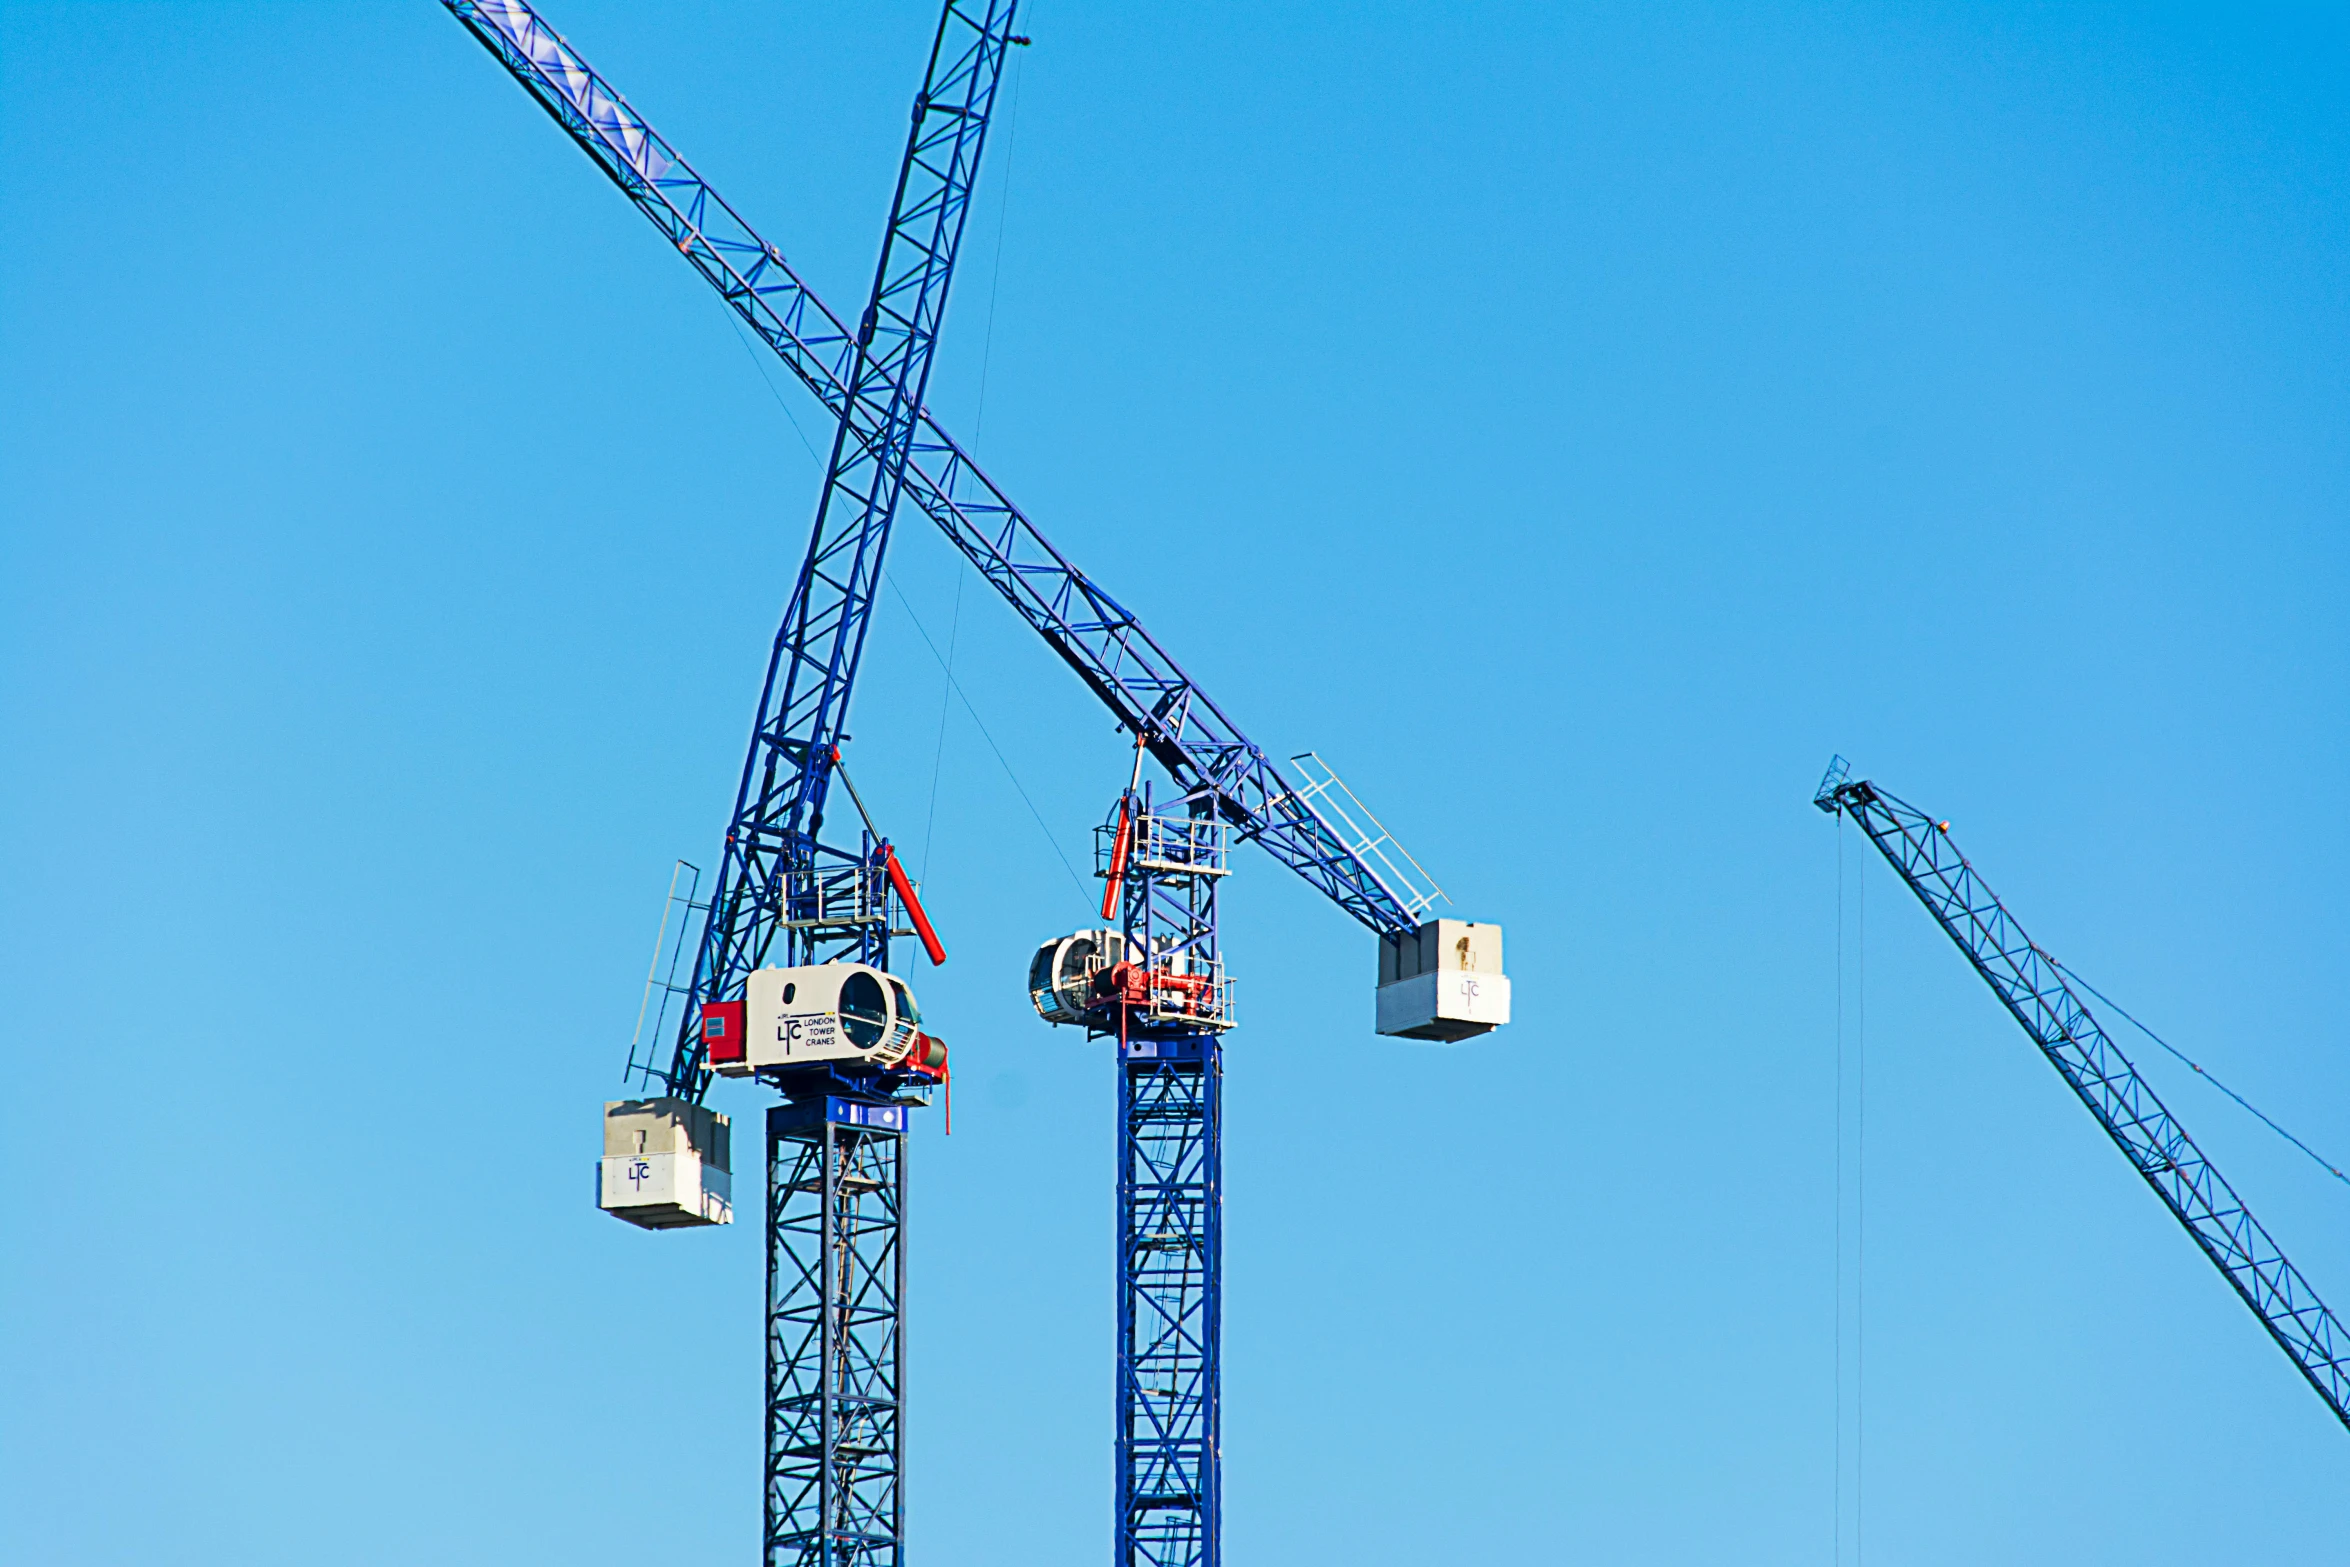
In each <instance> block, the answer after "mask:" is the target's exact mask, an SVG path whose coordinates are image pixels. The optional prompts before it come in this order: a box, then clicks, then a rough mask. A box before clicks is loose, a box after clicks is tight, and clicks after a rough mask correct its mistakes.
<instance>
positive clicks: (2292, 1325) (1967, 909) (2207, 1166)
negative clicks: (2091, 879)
mask: <svg viewBox="0 0 2350 1567" xmlns="http://www.w3.org/2000/svg"><path fill="white" fill-rule="evenodd" d="M1812 803H1813V804H1814V805H1816V806H1818V807H1819V808H1820V809H1821V810H1823V811H1825V812H1827V813H1828V814H1829V815H1831V816H1838V815H1841V816H1845V817H1849V818H1850V819H1851V820H1852V821H1853V822H1854V823H1855V824H1856V825H1857V826H1858V827H1859V828H1860V830H1861V831H1862V832H1864V833H1866V834H1868V837H1869V841H1870V842H1871V843H1874V844H1875V845H1876V846H1877V849H1878V851H1879V852H1880V853H1882V854H1883V855H1884V856H1885V860H1886V863H1887V864H1889V865H1891V866H1892V867H1893V870H1894V873H1895V874H1896V875H1898V876H1899V877H1900V878H1901V880H1902V883H1903V885H1905V886H1907V887H1908V888H1909V890H1910V891H1911V892H1912V893H1914V894H1916V895H1917V899H1918V901H1919V902H1920V903H1922V904H1924V905H1925V907H1926V912H1927V913H1929V914H1931V915H1933V916H1934V922H1935V923H1936V924H1937V925H1940V926H1941V927H1942V930H1943V933H1944V934H1946V935H1947V936H1949V937H1950V939H1951V941H1952V942H1953V943H1955V944H1956V945H1957V947H1958V950H1959V951H1960V952H1961V953H1963V954H1965V956H1966V960H1967V962H1968V963H1970V964H1971V965H1973V967H1974V970H1975V973H1976V974H1977V975H1979V976H1980V977H1981V978H1982V980H1983V983H1985V984H1986V985H1989V986H1990V987H1991V993H1992V994H1993V995H1995V996H1997V997H1998V998H1999V1003H2000V1005H2001V1006H2004V1007H2005V1008H2007V1011H2008V1014H2009V1015H2010V1016H2011V1017H2013V1018H2014V1019H2015V1020H2016V1022H2018V1023H2019V1024H2021V1025H2022V1026H2023V1030H2024V1032H2025V1034H2027V1035H2029V1036H2030V1038H2031V1040H2032V1043H2033V1044H2035V1045H2037V1046H2039V1048H2040V1053H2041V1054H2042V1055H2044V1056H2046V1057H2047V1058H2048V1062H2049V1064H2050V1065H2051V1066H2053V1067H2055V1068H2056V1071H2057V1075H2058V1076H2060V1077H2062V1078H2063V1079H2064V1081H2065V1085H2066V1086H2067V1087H2069V1088H2071V1089H2072V1091H2073V1093H2074V1094H2075V1095H2076V1096H2077V1097H2078V1098H2079V1099H2080V1101H2081V1103H2082V1105H2084V1106H2085V1107H2086V1108H2087V1109H2088V1111H2089V1113H2090V1115H2092V1116H2093V1117H2095V1118H2096V1121H2097V1124H2098V1125H2099V1126H2100V1127H2102V1128H2103V1129H2104V1131H2105V1135H2106V1136H2107V1137H2108V1138H2110V1139H2111V1140H2112V1142H2113V1145H2114V1147H2116V1148H2118V1149H2120V1150H2121V1153H2122V1157H2124V1158H2125V1159H2127V1160H2129V1161H2130V1168H2132V1169H2134V1170H2136V1171H2137V1172H2138V1175H2139V1177H2140V1178H2141V1179H2143V1180H2144V1181H2145V1182H2146V1184H2147V1186H2149V1187H2150V1188H2152V1189H2153V1192H2154V1195H2155V1196H2156V1197H2158V1198H2160V1199H2161V1201H2162V1205H2163V1206H2164V1207H2165V1208H2168V1209H2169V1210H2170V1214H2171V1217H2172V1218H2174V1219H2176V1220H2178V1222H2179V1226H2180V1228H2182V1229H2184V1230H2185V1231H2186V1232H2187V1235H2188V1237H2189V1238H2190V1239H2192V1240H2193V1241H2194V1242H2195V1245H2196V1247H2197V1248H2198V1249H2199V1250H2201V1251H2202V1253H2203V1255H2204V1256H2205V1257H2207V1258H2209V1259H2210V1261H2211V1265H2212V1266H2213V1267H2215V1268H2217V1269H2218V1270H2219V1272H2220V1276H2221V1277H2222V1278H2224V1279H2226V1280H2227V1281H2228V1286H2229V1287H2230V1288H2231V1289H2233V1290H2234V1291H2235V1292H2236V1294H2237V1296H2238V1297H2239V1298H2240V1299H2242V1301H2243V1302H2244V1304H2245V1305H2246V1306H2248V1307H2250V1308H2251V1310H2252V1314H2253V1316H2255V1317H2256V1318H2258V1319H2259V1321H2260V1325H2261V1326H2262V1327H2263V1328H2265V1329H2266V1330H2267V1331H2268V1336H2269V1337H2270V1338H2271V1339H2273V1340H2275V1341H2276V1345H2277V1347H2278V1348H2279V1349H2281V1350H2283V1351H2284V1352H2285V1355H2286V1357H2287V1358H2288V1359H2290V1360H2291V1361H2292V1362H2293V1365H2294V1368H2295V1369H2296V1370H2298V1371H2299V1372H2300V1373H2301V1375H2302V1376H2303V1377H2304V1378H2305V1379H2307V1381H2308V1383H2309V1385H2310V1387H2312V1388H2313V1389H2315V1390H2316V1392H2317V1396H2318V1397H2319V1398H2321V1399H2323V1400H2324V1401H2325V1405H2326V1408H2327V1409H2329V1410H2331V1411H2332V1412H2333V1415H2334V1418H2335V1419H2337V1420H2339V1421H2341V1422H2342V1424H2343V1425H2344V1426H2345V1427H2350V1329H2346V1328H2345V1327H2344V1326H2343V1324H2342V1321H2341V1319H2340V1318H2338V1317H2336V1316H2335V1315H2334V1314H2333V1312H2331V1311H2330V1310H2328V1309H2327V1308H2326V1304H2325V1302H2324V1301H2322V1300H2320V1299H2318V1296H2317V1291H2316V1290H2315V1289H2313V1288H2312V1287H2311V1286H2310V1283H2309V1281H2308V1280H2307V1279H2305V1278H2303V1277H2302V1276H2301V1272H2300V1270H2299V1269H2297V1268H2295V1267H2294V1266H2293V1264H2292V1262H2291V1261H2290V1260H2289V1259H2288V1258H2287V1257H2286V1256H2285V1254H2284V1251H2283V1250H2282V1249H2281V1248H2280V1247H2279V1246H2278V1245H2277V1243H2276V1242H2275V1240H2273V1239H2271V1238H2270V1236H2269V1233H2268V1231H2267V1230H2266V1229H2264V1228H2263V1227H2262V1226H2261V1223H2260V1221H2259V1220H2258V1219H2255V1218H2254V1217H2253V1216H2252V1210H2251V1209H2250V1208H2248V1207H2246V1206H2245V1204H2244V1200H2243V1199H2242V1198H2241V1197H2239V1196H2237V1195H2236V1190H2235V1188H2234V1187H2232V1186H2230V1185H2229V1184H2228V1183H2227V1180H2226V1178H2225V1177H2223V1176H2222V1175H2221V1174H2220V1173H2219V1170H2218V1168H2217V1167H2216V1166H2214V1165H2213V1164H2212V1162H2211V1161H2210V1160H2209V1159H2207V1158H2205V1157H2204V1155H2203V1150H2202V1149H2200V1148H2198V1147H2197V1146H2196V1145H2195V1140H2194V1139H2193V1138H2191V1137H2189V1136H2188V1135H2187V1129H2186V1128H2185V1127H2183V1126H2181V1125H2180V1124H2179V1122H2178V1119H2177V1118H2176V1117H2175V1116H2173V1115H2172V1114H2171V1113H2170V1110H2169V1108H2168V1107H2167V1106H2165V1105H2164V1104H2163V1102H2162V1100H2161V1099H2160V1098H2158V1097H2156V1095H2155V1092H2154V1089H2153V1087H2152V1085H2150V1084H2149V1083H2147V1081H2146V1080H2145V1079H2144V1078H2143V1077H2141V1076H2139V1075H2138V1069H2137V1068H2136V1067H2135V1066H2133V1065H2131V1063H2130V1058H2129V1057H2128V1056H2126V1055H2124V1054H2123V1053H2122V1049H2121V1046H2120V1045H2118V1044H2116V1043H2115V1042H2114V1039H2113V1037H2112V1036H2111V1035H2110V1034H2108V1033H2106V1031H2105V1028H2104V1025H2102V1024H2101V1023H2099V1022H2098V1021H2097V1018H2096V1015H2095V1014H2094V1013H2092V1012H2091V1011H2090V1010H2089V1006H2088V1003H2086V1002H2085V1001H2083V1000H2082V999H2081V997H2080V996H2079V995H2078V994H2077V993H2076V992H2075V991H2074V989H2073V987H2072V985H2071V983H2070V982H2069V981H2068V980H2067V979H2066V977H2065V974H2064V971H2063V969H2062V967H2061V966H2060V965H2059V964H2058V963H2057V961H2056V960H2055V959H2054V958H2052V957H2050V956H2049V955H2048V954H2047V953H2046V952H2045V951H2043V950H2041V948H2040V946H2039V945H2038V944H2037V943H2036V942H2034V941H2033V940H2032V938H2031V937H2029V936H2027V935H2025V934H2024V928H2023V926H2022V925H2021V924H2020V923H2018V922H2017V920H2016V917H2015V916H2014V915H2013V914H2011V913H2010V912H2008V908H2007V905H2006V904H2004V903H2002V902H2000V901H1999V895H1998V894H1997V893H1995V892H1993V891H1992V890H1991V887H1990V884H1989V883H1987V882H1985V881H1984V880H1983V878H1982V876H1981V875H1980V874H1979V873H1978V872H1977V871H1976V870H1975V868H1974V866H1973V865H1972V864H1971V863H1969V861H1968V860H1967V857H1966V856H1965V855H1963V854H1961V853H1959V852H1958V846H1957V845H1956V844H1954V843H1952V842H1951V841H1950V824H1949V823H1948V822H1939V821H1936V820H1935V819H1934V818H1933V817H1931V816H1929V815H1927V814H1926V813H1925V812H1923V811H1921V810H1919V809H1918V808H1917V807H1916V806H1914V805H1911V804H1910V803H1909V802H1908V801H1906V800H1903V799H1900V798H1898V797H1897V796H1895V795H1893V794H1891V793H1889V792H1887V791H1886V790H1884V789H1881V788H1879V787H1878V786H1877V785H1876V784H1874V783H1871V782H1870V781H1868V780H1867V779H1865V778H1857V779H1856V778H1854V777H1853V776H1852V767H1851V764H1849V763H1848V762H1846V761H1845V760H1844V758H1842V757H1841V756H1839V757H1837V758H1835V759H1834V760H1833V761H1832V762H1830V763H1829V765H1828V771H1827V775H1826V776H1825V777H1824V778H1822V779H1821V780H1820V786H1819V788H1818V789H1817V790H1816V791H1814V793H1813V796H1812Z"/></svg>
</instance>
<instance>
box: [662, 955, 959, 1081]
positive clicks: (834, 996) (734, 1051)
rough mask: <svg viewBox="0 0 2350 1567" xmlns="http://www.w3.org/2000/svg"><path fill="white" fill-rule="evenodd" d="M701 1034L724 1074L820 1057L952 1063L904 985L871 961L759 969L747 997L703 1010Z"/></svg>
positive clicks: (921, 1066) (908, 1065)
mask: <svg viewBox="0 0 2350 1567" xmlns="http://www.w3.org/2000/svg"><path fill="white" fill-rule="evenodd" d="M703 1038H704V1040H705V1042H706V1043H707V1045H708V1048H709V1060H710V1066H711V1068H712V1070H714V1071H716V1072H718V1073H720V1074H721V1075H723V1076H726V1077H752V1076H756V1075H757V1074H758V1073H759V1072H760V1071H762V1070H771V1069H773V1068H777V1067H789V1066H803V1065H808V1064H812V1063H815V1062H821V1061H843V1062H853V1063H857V1064H861V1065H869V1066H878V1067H890V1068H896V1069H898V1070H901V1071H912V1072H921V1073H923V1074H925V1075H931V1074H933V1073H935V1072H936V1071H937V1070H939V1069H943V1068H944V1066H945V1064H946V1046H945V1045H944V1044H943V1043H941V1042H940V1041H939V1040H938V1039H936V1038H934V1037H932V1036H931V1035H929V1034H925V1033H923V1032H922V1009H921V1008H920V1007H919V1006H918V1005H917V1004H916V1003H915V1000H914V993H913V992H912V991H911V990H908V989H907V988H906V982H905V981H904V980H902V979H900V978H898V977H897V976H896V975H894V974H891V973H889V972H888V971H887V970H884V969H879V968H875V967H874V966H872V965H871V964H869V963H850V962H840V963H818V964H811V965H808V966H804V967H800V968H763V969H753V970H752V971H751V974H750V976H749V978H748V980H747V981H746V982H745V983H744V986H743V999H742V1000H741V1001H739V1002H734V1003H731V1004H729V1003H713V1004H712V1005H710V1006H708V1007H705V1008H704V1009H703Z"/></svg>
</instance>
